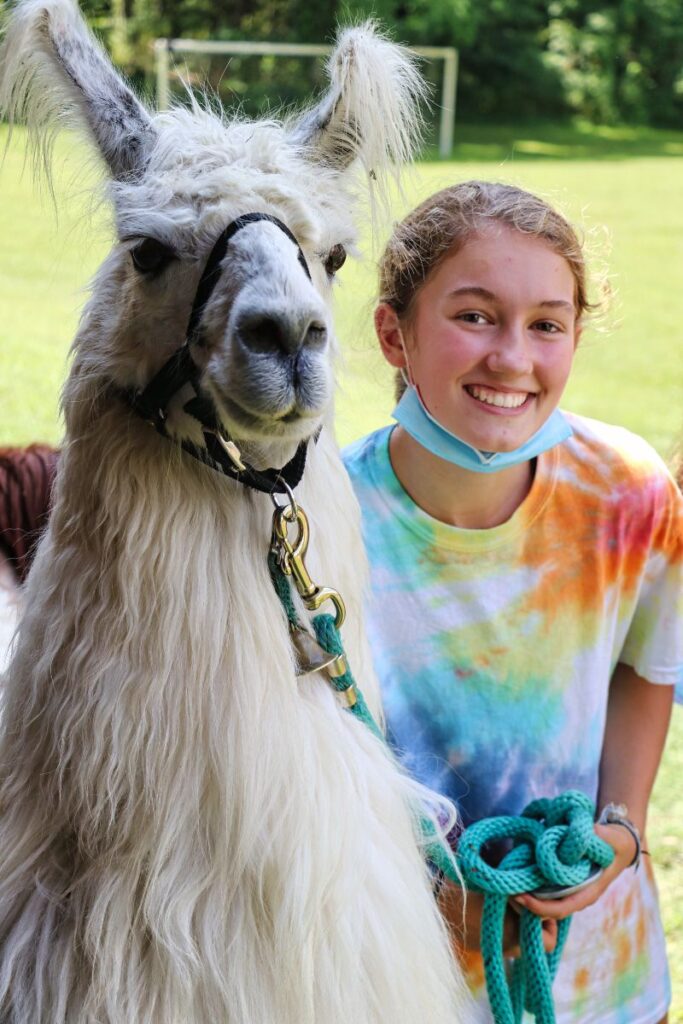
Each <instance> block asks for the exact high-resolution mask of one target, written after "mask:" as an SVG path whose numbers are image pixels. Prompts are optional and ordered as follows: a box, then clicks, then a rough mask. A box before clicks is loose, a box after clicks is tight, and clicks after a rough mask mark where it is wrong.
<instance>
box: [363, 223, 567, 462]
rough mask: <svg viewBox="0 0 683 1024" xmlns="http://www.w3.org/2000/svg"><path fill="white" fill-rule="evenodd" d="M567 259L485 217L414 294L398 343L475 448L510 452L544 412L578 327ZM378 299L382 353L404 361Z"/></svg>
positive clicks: (412, 372)
mask: <svg viewBox="0 0 683 1024" xmlns="http://www.w3.org/2000/svg"><path fill="white" fill-rule="evenodd" d="M574 292H575V282H574V276H573V274H572V271H571V269H570V267H569V264H568V263H567V261H566V260H565V259H564V258H563V257H562V256H559V255H558V254H557V253H556V252H555V251H554V250H553V249H551V248H550V246H549V245H548V244H547V243H546V242H544V241H542V240H541V239H539V238H537V237H535V236H531V235H524V234H522V233H521V232H519V231H516V230H514V229H513V228H509V227H507V226H505V225H492V226H491V228H489V229H487V230H486V231H485V232H484V233H482V234H479V235H476V236H473V237H472V238H471V239H470V240H469V241H468V242H467V243H466V244H465V245H464V246H463V248H462V249H460V250H459V251H458V252H457V253H455V254H454V255H452V256H449V257H447V258H446V259H445V260H444V261H443V263H442V264H441V265H440V266H439V267H438V269H437V270H436V271H435V272H434V273H433V274H432V275H431V276H430V277H428V279H427V281H426V282H425V283H424V285H423V286H422V288H421V289H420V291H419V293H418V294H417V295H416V297H415V301H414V305H413V311H412V313H413V315H412V318H411V322H410V326H409V327H408V328H406V329H405V331H404V334H403V342H404V345H405V351H407V355H408V361H409V369H408V374H409V376H410V378H411V379H412V381H413V383H415V384H416V385H417V387H418V388H419V391H420V395H421V397H422V400H423V402H424V403H425V405H426V407H427V409H428V410H429V412H430V413H431V414H432V416H434V417H435V418H436V419H437V420H438V421H439V422H440V423H441V424H442V425H443V426H444V427H446V428H447V429H448V430H450V431H451V432H452V433H454V434H456V435H457V436H458V437H459V438H461V439H462V440H463V441H466V442H467V443H468V444H470V445H473V446H474V447H475V448H479V449H481V450H483V451H498V452H505V451H512V450H514V449H515V448H518V447H519V446H520V445H522V444H524V442H525V441H527V440H528V439H529V438H530V437H531V436H532V434H534V433H535V432H536V431H537V430H538V429H539V427H541V426H542V425H543V423H544V422H545V421H546V420H547V419H548V417H549V416H550V414H551V413H552V412H553V410H554V409H555V407H556V406H557V404H558V402H559V401H560V396H561V395H562V392H563V390H564V386H565V384H566V382H567V378H568V376H569V371H570V369H571V365H572V359H573V357H574V350H575V348H576V344H577V342H578V338H579V334H580V327H579V325H578V324H577V316H576V310H575V306H574ZM392 313H393V310H390V307H388V306H380V307H379V309H378V311H377V315H376V324H377V328H378V333H379V335H380V341H381V343H382V348H383V351H384V354H385V356H386V357H387V359H388V360H389V362H391V363H392V365H394V366H405V365H406V359H405V352H404V347H403V345H401V329H400V326H399V324H398V320H396V317H395V314H394V315H393V320H394V321H395V323H394V325H393V328H392V316H391V314H392Z"/></svg>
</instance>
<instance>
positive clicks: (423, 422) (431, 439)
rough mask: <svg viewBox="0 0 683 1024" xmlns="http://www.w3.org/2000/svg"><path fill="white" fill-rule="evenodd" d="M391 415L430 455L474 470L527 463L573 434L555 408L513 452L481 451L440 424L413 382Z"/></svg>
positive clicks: (489, 469)
mask: <svg viewBox="0 0 683 1024" xmlns="http://www.w3.org/2000/svg"><path fill="white" fill-rule="evenodd" d="M392 416H393V418H394V419H395V420H396V421H397V422H398V423H400V424H401V426H402V427H403V429H404V430H405V431H407V432H408V433H409V434H410V436H411V437H412V438H414V439H415V440H416V441H418V442H419V444H421V445H422V447H423V448H426V449H427V451H429V452H431V453H432V455H438V457H439V458H440V459H445V460H446V462H452V463H454V464H455V465H456V466H461V467H462V469H471V470H472V471H473V472H475V473H497V472H498V470H500V469H505V468H506V467H507V466H516V465H517V464H518V463H520V462H528V461H529V459H533V458H535V456H536V455H540V454H541V452H545V451H547V450H548V449H549V448H553V447H554V446H555V445H556V444H559V443H560V442H561V441H566V440H567V438H568V437H571V434H572V428H571V427H570V426H569V424H568V422H567V420H566V419H565V417H564V416H563V415H562V413H561V412H560V410H559V409H555V411H554V412H553V413H552V415H551V416H550V417H549V418H548V419H547V420H546V421H545V423H544V424H543V426H542V427H541V428H540V430H537V431H536V433H535V434H533V435H532V437H530V438H529V440H528V441H525V442H524V444H523V445H522V446H521V447H520V448H515V450H514V451H512V452H482V451H479V449H478V448H473V447H472V445H469V444H467V443H466V442H465V441H461V440H460V438H459V437H456V436H455V434H451V432H450V430H446V428H445V427H442V426H441V424H440V423H438V422H437V421H436V420H435V419H434V417H433V416H432V415H431V414H430V413H429V411H428V410H427V409H426V408H425V406H424V403H423V402H422V400H421V399H420V396H419V394H418V392H417V388H415V387H414V385H412V384H409V385H408V387H407V388H406V390H405V391H404V393H403V396H402V397H401V400H400V402H399V403H398V405H397V406H396V408H395V409H394V411H393V413H392Z"/></svg>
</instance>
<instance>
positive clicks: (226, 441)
mask: <svg viewBox="0 0 683 1024" xmlns="http://www.w3.org/2000/svg"><path fill="white" fill-rule="evenodd" d="M259 220H265V221H269V222H270V223H271V224H275V226H276V227H278V228H279V229H280V231H283V232H284V234H285V235H287V237H288V238H289V239H290V240H291V241H292V242H294V245H295V246H296V247H297V250H298V259H299V263H300V264H301V266H302V268H303V270H304V271H305V273H306V276H307V277H308V279H309V281H310V279H311V272H310V270H309V269H308V264H307V263H306V257H305V256H304V254H303V252H302V249H301V246H300V245H299V243H298V242H297V240H296V238H295V237H294V235H293V234H292V232H291V231H290V230H289V228H288V227H287V225H286V224H283V223H282V221H281V220H278V219H277V217H272V216H271V215H270V214H268V213H245V214H243V215H242V216H241V217H237V218H236V219H235V220H233V221H232V222H231V223H230V224H228V226H227V227H226V228H225V229H224V230H223V231H222V232H221V233H220V235H219V236H218V238H217V239H216V242H215V243H214V246H213V249H212V250H211V252H210V253H209V258H208V260H207V261H206V264H205V266H204V270H203V272H202V276H201V278H200V280H199V284H198V286H197V291H196V293H195V297H194V302H193V303H192V311H191V313H190V319H189V320H188V324H187V331H186V332H185V342H184V344H183V345H182V346H181V347H180V348H179V349H177V350H176V351H175V352H174V353H173V355H172V356H171V357H170V359H168V360H167V361H166V362H165V363H164V365H163V366H162V367H161V369H160V370H159V371H158V372H157V373H156V374H155V375H154V377H152V379H151V380H150V381H149V383H148V384H147V386H146V387H145V388H143V389H141V390H140V391H134V390H132V389H129V390H126V391H123V392H121V394H122V396H123V397H124V399H125V400H126V402H127V403H128V405H130V407H131V408H132V409H133V410H134V411H135V412H136V413H137V414H138V415H139V416H141V417H142V418H143V419H144V420H146V421H147V422H148V423H150V424H151V425H152V426H153V427H154V428H155V429H156V430H157V431H158V432H159V433H160V434H161V435H162V436H163V437H167V438H168V437H170V435H169V433H168V430H167V428H166V416H167V408H168V405H169V403H170V402H171V399H172V398H173V397H174V395H176V394H177V393H178V391H180V389H181V388H184V387H186V386H187V385H190V387H191V389H192V391H193V392H194V394H193V395H192V396H191V397H190V398H189V399H188V400H187V401H186V402H185V403H184V405H183V411H184V412H186V413H187V414H188V415H189V416H192V417H193V418H194V419H196V420H198V422H199V423H200V424H201V427H202V431H203V434H204V444H205V447H203V448H202V447H200V446H199V445H196V444H193V443H192V442H191V441H187V440H184V441H181V442H180V444H181V447H182V449H183V451H186V452H187V453H188V455H191V456H192V457H193V458H194V459H198V460H199V461H200V462H203V463H204V465H206V466H209V467H210V468H211V469H214V470H216V472H219V473H223V474H224V475H225V476H228V477H231V478H232V479H233V480H238V481H239V482H240V483H242V484H245V485H246V486H247V487H253V488H254V489H255V490H257V491H264V492H265V493H269V494H284V493H286V492H287V490H288V488H290V489H291V488H293V487H296V485H297V484H298V483H299V481H300V480H301V477H302V475H303V471H304V466H305V465H306V450H307V446H308V442H307V441H301V442H300V444H299V446H298V447H297V450H296V452H295V453H294V455H293V457H292V458H291V459H290V460H289V462H287V463H286V464H285V465H284V466H283V467H282V468H281V469H255V468H254V467H253V466H250V465H249V463H245V462H242V460H241V457H240V454H239V451H238V449H237V447H236V446H235V444H234V442H232V441H231V440H230V438H228V437H226V436H225V430H224V429H223V428H222V427H221V426H220V424H219V421H218V415H217V412H216V407H215V405H214V403H213V401H212V399H211V397H210V396H209V395H208V394H207V393H206V391H204V390H203V389H202V387H201V385H200V382H199V381H200V377H201V370H200V369H199V367H198V366H197V364H196V363H195V361H194V359H193V358H192V355H191V353H190V345H191V344H192V343H193V342H194V341H197V339H198V337H199V333H200V327H201V320H202V316H203V315H204V310H205V309H206V305H207V303H208V301H209V299H210V298H211V294H212V292H213V290H214V288H215V287H216V284H217V283H218V281H219V279H220V276H221V263H222V262H223V259H224V257H225V253H226V251H227V248H228V243H229V242H230V239H231V238H232V237H233V236H234V235H235V234H237V232H238V231H239V230H240V229H241V228H243V227H246V225H247V224H253V223H254V222H256V221H259Z"/></svg>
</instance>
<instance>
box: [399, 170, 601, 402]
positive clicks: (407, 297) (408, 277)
mask: <svg viewBox="0 0 683 1024" xmlns="http://www.w3.org/2000/svg"><path fill="white" fill-rule="evenodd" d="M491 222H496V223H499V224H506V225H508V226H509V227H511V228H515V230H517V231H521V232H523V233H524V234H527V235H533V236H534V237H536V238H541V239H543V241H544V242H547V244H548V245H549V246H550V247H551V248H552V249H554V250H555V252H556V253H557V254H558V255H559V256H562V257H564V259H565V260H566V261H567V263H568V264H569V267H570V269H571V272H572V274H573V275H574V282H575V290H574V303H575V306H576V314H577V316H579V317H580V316H582V315H583V314H584V313H585V312H589V311H591V310H593V309H595V308H596V306H597V304H593V303H591V302H589V300H588V294H587V291H588V288H587V274H586V261H585V258H584V254H583V248H582V244H581V241H580V240H579V238H578V236H577V234H576V232H575V230H574V228H573V227H572V226H571V224H570V223H569V221H567V220H566V219H565V218H564V217H563V216H562V214H560V213H558V212H557V210H554V209H553V208H552V206H550V205H549V204H548V203H546V202H545V200H543V199H540V198H539V197H538V196H535V195H533V194H532V193H530V192H525V191H524V189H521V188H517V187H516V186H514V185H502V184H498V183H495V182H487V181H465V182H462V183H461V184H459V185H451V186H450V187H449V188H444V189H442V190H441V191H440V192H436V193H435V194H434V195H433V196H430V197H429V199H426V200H425V201H424V202H423V203H421V204H420V205H419V206H418V207H416V209H414V210H413V211H412V213H409V214H408V216H407V217H406V218H405V219H404V220H403V221H401V223H400V224H398V225H397V226H396V228H395V229H394V232H393V234H392V236H391V238H390V239H389V241H388V243H387V246H386V248H385V250H384V253H383V254H382V257H381V259H380V263H379V294H380V302H386V303H388V304H389V305H390V306H392V308H393V309H394V310H395V311H396V313H397V314H398V316H399V318H400V319H401V320H403V321H405V322H407V323H410V319H411V314H412V311H413V304H414V300H415V298H416V296H417V294H418V292H419V290H420V288H421V287H422V285H423V284H424V283H425V281H426V280H427V278H428V277H429V275H430V274H431V273H432V271H434V270H435V269H436V268H437V267H438V266H439V265H440V264H441V263H442V261H443V260H444V259H446V257H447V256H451V255H453V254H454V253H456V252H457V251H458V250H459V249H461V248H462V247H463V246H464V245H465V244H466V243H467V241H468V240H469V239H470V238H471V237H472V235H476V234H478V233H479V232H481V231H482V229H484V228H486V226H487V225H488V224H490V223H491ZM404 389H405V384H404V382H403V379H402V376H401V375H400V374H399V375H397V379H396V391H397V395H398V397H400V395H401V394H402V392H403V390H404Z"/></svg>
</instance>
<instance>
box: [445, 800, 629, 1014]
mask: <svg viewBox="0 0 683 1024" xmlns="http://www.w3.org/2000/svg"><path fill="white" fill-rule="evenodd" d="M594 814H595V808H594V806H593V804H592V802H591V801H590V800H589V799H588V797H587V796H586V795H585V794H584V793H579V792H575V791H569V792H567V793H563V794H562V795H561V796H558V797H556V798H555V799H554V800H534V801H533V802H532V803H530V804H529V805H528V806H527V807H525V809H524V810H523V811H522V814H521V816H520V817H518V818H517V817H503V816H501V817H499V818H485V819H483V820H482V821H478V822H475V824H474V825H470V827H469V828H467V829H465V831H464V832H463V833H462V835H461V836H460V838H459V840H458V849H457V860H458V866H459V868H460V870H461V872H462V876H463V879H464V881H465V884H466V885H467V888H468V889H470V890H471V891H472V892H478V893H483V894H484V911H483V916H482V927H481V952H482V958H483V961H484V972H485V974H486V989H487V991H488V996H489V1002H490V1003H491V1010H492V1012H493V1017H494V1020H495V1021H496V1024H520V1022H521V1020H522V1014H523V1012H524V1010H527V1012H528V1013H531V1014H532V1015H533V1016H534V1017H535V1019H536V1021H537V1024H555V1008H554V1005H553V998H552V983H553V979H554V977H555V974H556V973H557V968H558V965H559V962H560V958H561V956H562V950H563V948H564V944H565V942H566V940H567V934H568V932H569V925H570V921H571V918H565V919H564V920H563V921H560V922H559V928H558V939H557V945H556V947H555V949H554V950H553V952H552V953H547V954H546V953H545V951H544V949H543V929H542V924H541V919H540V918H539V917H537V916H536V915H535V914H532V913H531V912H530V911H528V910H523V911H522V914H521V922H520V947H521V957H520V958H519V959H518V960H516V961H515V963H514V966H513V968H512V973H511V978H510V981H509V983H508V978H507V974H506V970H505V961H504V957H503V922H504V917H505V911H506V907H507V901H508V896H512V895H515V894H520V893H525V892H533V890H534V889H539V888H541V887H542V886H547V885H557V886H562V887H565V886H571V885H578V884H579V883H580V882H583V881H585V880H586V879H587V878H589V877H590V875H591V874H592V872H593V871H594V869H595V868H596V867H599V868H606V867H608V866H609V865H610V864H611V863H612V861H613V860H614V851H613V850H612V848H611V847H610V846H609V844H608V843H606V842H604V841H603V840H602V839H600V837H599V836H598V835H596V833H595V829H594V827H593V822H594ZM504 840H508V841H510V840H511V841H512V842H513V843H514V844H515V845H514V846H513V848H512V849H511V850H510V851H509V852H508V853H507V854H506V855H505V856H504V857H503V859H502V860H501V862H500V863H499V864H498V866H497V867H492V866H491V865H490V864H488V863H487V862H486V861H485V860H484V858H483V857H482V850H483V848H484V847H485V846H486V845H487V844H488V843H491V842H492V841H495V842H502V841H504Z"/></svg>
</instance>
